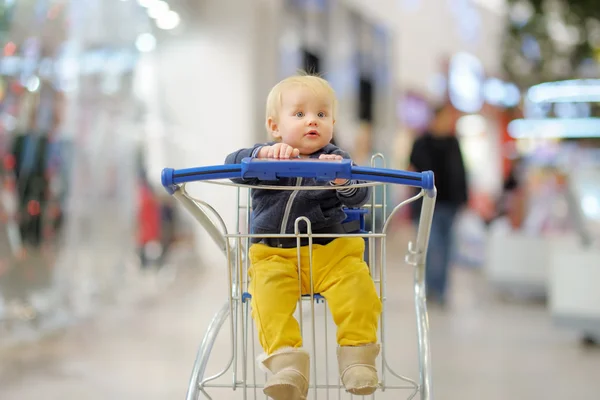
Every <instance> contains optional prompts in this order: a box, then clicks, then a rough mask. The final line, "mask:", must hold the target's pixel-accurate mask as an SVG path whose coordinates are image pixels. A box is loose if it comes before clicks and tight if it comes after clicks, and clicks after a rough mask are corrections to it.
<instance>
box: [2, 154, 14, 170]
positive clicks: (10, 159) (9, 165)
mask: <svg viewBox="0 0 600 400" xmlns="http://www.w3.org/2000/svg"><path fill="white" fill-rule="evenodd" d="M3 161H4V169H6V170H7V171H12V170H13V169H14V168H15V165H17V161H16V160H15V156H13V155H12V154H6V155H5V156H4V159H3Z"/></svg>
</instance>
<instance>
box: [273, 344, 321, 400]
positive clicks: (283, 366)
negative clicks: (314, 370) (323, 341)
mask: <svg viewBox="0 0 600 400" xmlns="http://www.w3.org/2000/svg"><path fill="white" fill-rule="evenodd" d="M261 362H262V364H263V365H264V367H266V369H267V370H269V371H270V372H271V373H272V374H273V375H272V376H270V377H269V379H267V382H266V383H265V387H264V389H263V392H264V393H265V394H266V395H267V396H269V397H270V398H271V399H273V400H305V399H306V395H307V394H308V379H309V373H310V357H309V354H308V353H307V352H306V351H305V350H303V349H294V348H285V349H281V350H278V351H276V352H275V353H273V354H271V355H269V356H266V358H264V359H262V360H261Z"/></svg>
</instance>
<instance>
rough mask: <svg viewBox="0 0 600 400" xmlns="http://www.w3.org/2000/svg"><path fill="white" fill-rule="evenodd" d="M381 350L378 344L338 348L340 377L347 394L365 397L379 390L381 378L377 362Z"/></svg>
mask: <svg viewBox="0 0 600 400" xmlns="http://www.w3.org/2000/svg"><path fill="white" fill-rule="evenodd" d="M380 348H381V346H379V345H378V344H367V345H365V346H341V347H338V350H337V356H338V365H339V369H340V377H341V379H342V383H343V384H344V387H345V388H346V391H347V392H349V393H352V394H356V395H360V396H365V395H368V394H372V393H373V392H375V390H377V387H378V386H379V378H378V377H377V368H375V360H376V359H377V355H378V354H379V350H380Z"/></svg>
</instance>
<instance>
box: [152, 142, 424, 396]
mask: <svg viewBox="0 0 600 400" xmlns="http://www.w3.org/2000/svg"><path fill="white" fill-rule="evenodd" d="M377 160H381V163H382V164H384V163H385V161H384V157H383V156H382V155H381V154H377V155H374V156H373V157H372V159H371V167H358V166H353V165H352V163H351V162H350V160H342V161H314V160H311V162H309V161H304V160H282V161H273V160H259V159H251V158H248V159H244V160H242V162H241V164H230V165H217V166H207V167H198V168H189V169H181V170H174V169H172V168H165V169H164V170H163V171H162V184H163V186H164V187H165V189H166V190H167V191H168V192H169V193H170V194H171V195H173V196H174V197H175V198H176V199H177V200H178V201H179V202H180V203H181V204H182V205H183V207H184V208H185V209H187V210H188V211H189V212H190V213H191V214H192V216H193V217H194V218H195V219H196V220H197V221H198V222H199V223H200V224H201V225H202V226H203V227H204V228H205V229H206V231H207V232H208V233H209V235H210V237H211V238H212V240H214V242H215V243H216V244H217V245H218V246H219V248H220V249H221V250H222V252H223V253H224V254H225V256H226V258H227V265H228V269H227V273H228V278H229V288H228V289H229V295H228V299H227V302H226V303H225V304H224V305H223V306H222V307H221V309H220V310H219V311H218V312H217V313H216V314H215V316H214V317H213V319H212V321H211V323H210V325H209V327H208V330H207V331H206V334H205V336H204V339H203V340H202V344H201V345H200V348H199V350H198V353H197V357H196V361H195V363H194V367H193V371H192V375H191V378H190V382H189V387H188V391H187V396H186V400H197V399H198V398H199V396H200V394H201V393H202V394H203V395H204V396H205V398H208V399H212V397H211V396H210V395H209V394H208V393H207V391H206V388H214V387H220V388H231V389H233V390H237V389H241V392H242V393H241V396H242V397H243V399H247V398H257V389H259V388H262V387H263V385H261V384H260V383H257V373H256V368H255V364H256V363H255V362H252V372H253V373H252V376H253V378H252V381H251V382H249V380H250V378H249V377H248V347H249V346H248V336H249V335H248V327H249V326H251V325H252V324H251V323H250V324H249V323H248V316H249V314H250V313H249V303H250V301H249V299H250V295H249V294H248V293H247V291H246V290H245V289H246V287H247V269H248V258H247V251H248V248H249V244H250V238H252V237H255V236H260V237H261V238H262V237H279V238H281V237H290V238H296V239H297V242H298V245H300V240H301V239H302V238H308V242H309V254H312V239H313V238H315V237H340V236H359V237H363V238H365V240H368V247H367V249H368V261H369V262H368V264H369V267H370V270H371V276H372V277H373V279H374V281H375V283H376V286H378V290H379V296H380V298H381V300H382V304H383V309H382V314H381V321H380V327H379V334H380V342H381V355H380V362H381V365H380V367H379V374H380V377H381V380H380V390H381V391H385V390H388V389H409V390H411V392H410V395H409V397H408V398H409V399H412V398H414V397H415V396H416V394H417V393H419V394H420V398H421V400H431V399H432V398H433V395H432V388H431V387H432V383H431V356H430V347H429V337H428V332H429V322H428V316H427V305H426V296H425V295H426V290H425V261H426V255H427V247H428V242H429V234H430V228H431V222H432V218H433V212H434V207H435V198H436V189H435V185H434V177H433V173H432V172H431V171H426V172H422V173H419V172H409V171H400V170H392V169H386V168H376V167H375V164H377ZM384 166H385V164H384ZM278 177H316V178H319V179H323V180H333V179H335V178H346V179H358V180H363V181H368V182H369V183H363V184H359V185H355V186H374V187H377V186H383V189H382V192H383V194H382V199H381V202H377V196H376V195H375V190H374V191H373V192H374V193H373V195H372V198H371V202H370V204H368V205H367V206H366V207H365V208H367V209H369V208H370V211H371V227H370V228H371V231H369V232H366V231H364V219H363V215H364V214H363V213H362V212H359V213H358V216H359V217H360V220H361V228H362V230H361V231H360V232H358V233H353V234H346V235H338V234H313V233H312V231H311V225H310V221H309V220H308V219H307V218H306V217H300V218H298V219H297V220H296V221H295V232H294V233H293V234H277V235H275V234H274V235H264V234H261V235H253V234H250V233H248V232H249V231H250V230H249V228H248V227H249V226H250V215H251V207H250V198H249V193H250V191H249V190H248V195H247V196H246V204H245V205H242V204H241V200H242V194H241V188H244V187H245V188H248V189H250V190H251V189H252V188H257V187H260V188H261V189H272V190H327V189H331V190H334V189H335V187H333V186H330V187H322V186H315V187H280V186H263V185H261V186H249V185H239V184H234V183H231V182H228V181H225V182H223V180H228V179H232V178H258V179H268V180H273V179H277V178H278ZM195 181H207V182H210V183H217V184H220V185H227V186H237V187H238V190H237V208H238V209H237V212H236V229H235V231H236V232H237V233H229V232H228V230H227V227H226V224H225V222H224V220H223V218H222V217H221V216H220V215H219V213H218V212H217V211H216V210H215V209H214V208H213V207H212V206H210V205H209V204H207V203H206V202H204V201H202V200H199V199H196V198H193V197H192V196H191V195H190V194H189V193H188V192H187V191H186V188H185V185H186V183H188V182H195ZM386 183H392V184H400V185H407V186H413V187H418V188H421V189H422V190H421V192H420V193H419V194H418V195H416V196H414V197H411V198H409V199H407V200H405V201H403V202H401V203H400V204H398V205H397V206H396V207H394V209H393V210H392V212H391V213H390V215H389V216H388V217H387V218H386V214H387V207H386V187H385V185H384V184H386ZM420 198H422V199H423V206H422V209H421V215H420V220H419V225H418V231H417V238H416V242H415V243H413V242H411V243H409V248H408V254H407V256H406V262H407V263H408V264H409V265H412V266H414V299H415V312H416V319H417V321H416V322H417V336H418V337H417V339H418V340H417V344H418V361H419V380H418V383H417V382H415V381H413V380H412V379H409V378H406V377H403V376H401V375H399V374H397V373H396V372H394V371H393V370H392V368H391V367H390V366H389V364H388V361H387V354H386V345H385V343H386V335H385V326H386V325H385V322H386V318H385V315H386V311H385V310H386V306H385V302H386V285H385V283H386V272H385V271H386V268H385V264H386V232H387V229H388V227H389V223H390V221H391V219H392V217H393V216H394V215H395V214H396V213H397V212H398V211H399V210H400V209H401V208H402V207H403V206H405V205H407V204H408V203H410V202H413V201H416V200H418V199H420ZM241 210H243V211H245V212H246V220H245V225H246V226H245V229H246V232H245V233H242V232H241V230H242V221H241V220H240V211H241ZM378 210H380V211H378ZM352 211H353V210H347V214H348V213H351V212H352ZM354 211H356V210H354ZM378 213H381V215H382V218H381V219H382V221H381V222H380V223H379V224H377V222H378V221H377V217H376V215H377V214H378ZM301 220H303V221H305V222H306V224H307V232H306V233H300V231H299V229H298V222H300V221H301ZM378 228H379V229H378ZM232 241H233V242H234V244H232V243H231V242H232ZM376 241H379V244H380V246H379V248H378V250H379V252H376V251H374V250H375V248H376V246H375V242H376ZM299 253H300V252H299V250H298V254H299ZM311 257H312V255H311V256H309V258H311ZM377 257H379V260H378V261H379V269H376V268H375V264H376V258H377ZM310 276H311V279H312V263H311V265H310ZM303 301H308V302H310V311H311V314H310V315H311V321H310V323H311V326H312V352H311V362H312V365H311V380H310V381H311V382H310V388H309V396H310V395H311V394H310V392H311V391H312V393H313V396H314V399H316V398H317V397H318V394H319V393H322V391H323V390H325V392H326V396H325V397H326V398H327V399H329V395H330V391H331V390H337V392H338V395H337V398H338V399H339V398H341V396H342V389H343V387H342V386H341V384H340V379H339V376H338V380H337V382H338V383H337V384H331V383H330V380H329V373H328V356H327V351H328V350H327V340H325V346H326V350H325V379H326V381H325V384H318V382H317V377H318V375H317V356H316V354H317V353H316V348H315V342H316V337H317V334H316V329H315V323H316V322H315V304H316V303H325V300H324V298H323V297H322V296H320V295H319V294H318V293H314V291H313V289H312V284H311V293H310V295H308V296H302V298H301V299H299V302H298V304H299V307H298V308H297V311H299V322H300V327H301V332H302V334H303V335H302V336H303V338H305V335H304V323H303V322H304V321H303V317H302V315H303V308H302V303H303ZM324 314H325V323H324V326H325V339H327V309H326V308H325V313H324ZM230 316H231V318H230V324H229V330H230V335H231V350H232V351H231V357H230V358H229V361H228V362H227V366H226V367H225V369H223V370H222V371H221V372H219V373H218V374H216V375H214V376H210V377H205V373H206V369H207V365H208V361H209V357H210V354H211V351H212V349H213V345H214V343H215V341H216V339H217V337H218V335H219V332H220V331H221V328H222V327H223V325H224V324H225V321H226V320H227V318H228V317H230ZM251 331H252V335H251V336H252V343H251V344H252V346H251V347H252V353H253V354H254V357H253V359H252V360H254V359H255V345H254V330H253V329H251ZM305 339H306V338H305ZM239 367H241V375H240V373H239V371H238V368H239ZM230 370H231V371H232V372H233V379H232V381H230V382H229V383H213V381H215V380H217V379H218V378H220V377H222V376H223V375H225V373H227V372H228V371H230ZM388 372H389V373H390V374H391V375H393V376H395V377H396V378H398V379H400V380H402V381H403V382H405V384H404V385H393V384H390V383H388V382H387V380H386V374H387V373H388ZM377 393H378V392H376V393H375V394H373V395H370V396H369V397H370V398H373V399H374V398H375V396H376V394H377ZM251 396H254V397H251ZM261 396H264V395H262V394H261Z"/></svg>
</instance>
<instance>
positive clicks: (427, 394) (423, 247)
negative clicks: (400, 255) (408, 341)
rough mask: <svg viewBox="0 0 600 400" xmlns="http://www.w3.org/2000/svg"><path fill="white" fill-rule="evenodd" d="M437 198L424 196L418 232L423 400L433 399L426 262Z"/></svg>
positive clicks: (417, 300)
mask: <svg viewBox="0 0 600 400" xmlns="http://www.w3.org/2000/svg"><path fill="white" fill-rule="evenodd" d="M434 207H435V196H433V197H429V196H428V195H425V196H423V207H422V209H421V218H420V220H419V228H418V232H417V243H416V249H415V254H414V256H415V257H416V259H415V261H416V262H415V264H416V268H415V283H414V285H415V309H416V315H417V334H418V345H419V380H420V387H419V389H420V395H421V400H431V399H433V395H432V391H431V351H430V348H429V319H428V317H427V301H426V287H425V262H426V258H427V247H428V243H429V234H430V231H431V222H432V220H433V210H434Z"/></svg>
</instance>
